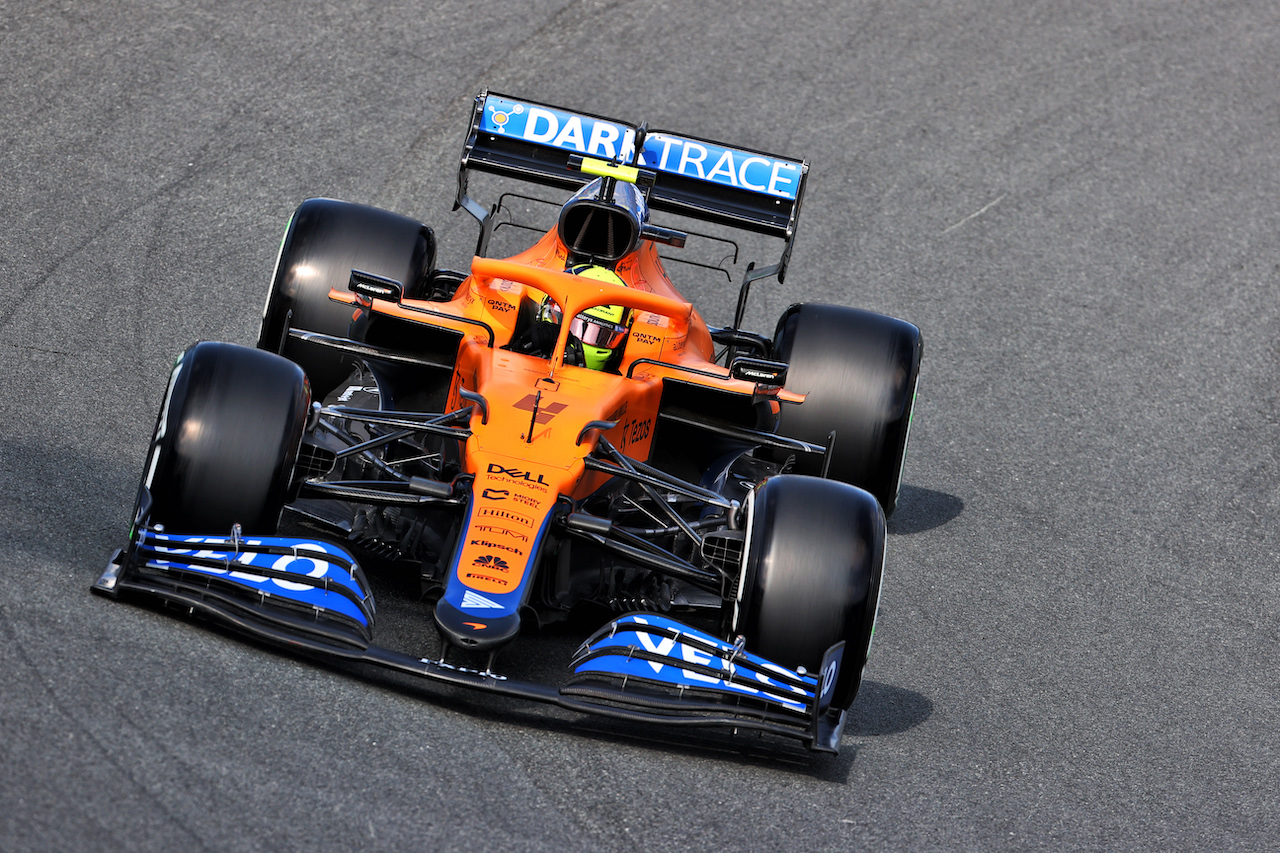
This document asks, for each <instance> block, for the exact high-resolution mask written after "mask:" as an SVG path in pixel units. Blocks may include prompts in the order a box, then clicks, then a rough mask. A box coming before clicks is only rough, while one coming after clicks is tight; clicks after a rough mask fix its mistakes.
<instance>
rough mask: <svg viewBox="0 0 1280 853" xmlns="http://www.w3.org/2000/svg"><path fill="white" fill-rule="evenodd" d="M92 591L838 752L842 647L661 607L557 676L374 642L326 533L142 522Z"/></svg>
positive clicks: (248, 628) (555, 701)
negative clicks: (797, 654) (805, 650)
mask: <svg viewBox="0 0 1280 853" xmlns="http://www.w3.org/2000/svg"><path fill="white" fill-rule="evenodd" d="M93 590H94V591H95V592H97V593H100V594H103V595H107V596H110V597H113V598H133V599H140V600H149V601H152V602H160V603H163V604H168V605H172V606H176V607H179V608H182V609H184V610H186V611H187V612H189V613H191V614H199V615H200V616H202V617H205V618H207V619H210V620H211V621H213V622H215V623H219V624H222V625H224V626H226V627H229V628H232V629H234V630H237V631H240V632H243V633H245V634H248V635H251V636H253V637H256V638H258V639H261V640H264V641H267V642H270V643H273V644H276V645H279V646H282V647H285V648H289V649H292V650H295V651H304V652H307V653H309V654H314V655H318V656H321V657H327V658H331V659H334V660H337V661H343V662H349V663H365V664H373V665H375V666H379V667H383V668H386V669H390V670H395V671H398V672H401V673H406V674H409V675H412V676H417V677H419V678H423V679H426V680H428V681H433V682H439V683H444V684H451V685H455V686H459V687H468V688H472V689H476V690H482V691H486V692H489V693H496V694H499V695H504V696H511V697H517V698H522V699H528V700H533V701H537V702H544V703H548V704H552V705H556V706H559V707H561V708H564V709H567V710H571V711H578V712H583V713H592V714H600V715H604V716H607V717H613V718H618V719H626V720H634V721H638V722H643V723H652V724H662V725H671V726H683V727H687V726H718V727H730V728H734V729H751V730H757V731H762V732H770V733H773V734H776V735H782V736H785V737H791V738H796V739H798V740H800V741H801V742H802V743H803V744H804V745H805V746H806V747H808V748H809V749H811V750H814V751H820V752H831V753H834V752H836V751H837V750H838V748H839V744H840V736H841V732H842V730H843V727H844V720H845V716H846V715H845V712H844V711H842V710H840V709H838V708H833V707H831V705H830V700H831V694H832V691H833V688H834V686H835V681H836V675H837V673H838V671H839V667H840V664H841V658H842V656H843V651H844V644H843V643H839V644H837V645H835V646H833V647H832V648H831V649H830V650H828V652H827V654H826V656H825V658H824V659H823V663H822V667H821V669H820V670H819V672H818V673H816V674H814V673H807V672H805V671H803V670H800V671H795V670H789V669H787V668H785V667H782V666H779V665H777V664H775V663H772V662H770V661H768V660H765V659H764V658H761V657H759V656H758V655H754V654H752V653H750V652H747V651H745V650H744V649H743V647H742V644H741V643H739V644H737V645H733V644H729V643H726V642H724V641H723V640H720V639H718V638H716V637H714V636H712V635H710V634H707V633H705V632H703V631H701V630H699V629H697V628H694V627H691V626H689V625H684V624H682V623H680V622H678V621H676V620H674V619H671V618H670V617H667V616H664V615H660V614H654V613H632V614H628V615H626V616H622V617H620V618H618V619H615V620H614V621H612V622H610V623H609V624H608V625H605V626H604V627H603V628H602V629H600V630H599V631H598V632H597V633H596V634H595V635H593V636H592V637H591V638H590V639H588V640H587V641H586V642H585V643H583V644H582V646H581V647H580V648H579V649H578V651H577V653H576V655H575V656H574V659H573V660H572V661H571V662H570V664H569V667H570V671H569V675H568V678H567V680H566V682H565V684H563V685H562V686H555V685H548V684H541V683H536V682H528V681H521V680H518V679H514V678H510V677H508V676H506V675H501V674H499V673H496V672H493V671H491V669H486V670H484V671H481V670H476V669H469V668H465V667H460V666H454V665H451V664H449V663H446V662H445V661H444V660H438V661H437V660H429V659H426V658H416V657H413V656H411V655H406V654H402V653H400V652H396V651H393V650H390V649H385V648H380V647H378V646H376V645H374V644H373V635H374V621H375V616H376V610H375V607H374V602H373V596H372V593H371V592H370V590H369V586H368V584H367V582H366V581H365V577H364V573H363V570H362V569H361V568H360V567H359V565H358V564H357V563H356V561H355V559H354V558H353V557H352V556H351V555H350V554H349V553H347V552H346V551H345V550H343V549H342V548H340V547H338V546H336V545H334V544H333V543H331V542H322V541H319V540H312V539H298V538H290V537H256V538H241V537H238V536H233V537H220V536H175V535H168V534H165V533H163V532H160V531H156V530H152V529H150V528H146V527H139V528H138V529H137V531H136V533H135V535H134V536H133V537H132V539H131V542H130V544H129V546H128V547H127V548H126V549H124V550H122V551H117V552H116V554H115V555H114V556H113V557H112V559H111V561H110V562H109V563H108V565H107V568H106V570H105V571H104V572H103V573H102V574H101V576H100V577H99V578H98V580H97V581H96V582H95V583H94V586H93Z"/></svg>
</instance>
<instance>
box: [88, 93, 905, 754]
mask: <svg viewBox="0 0 1280 853" xmlns="http://www.w3.org/2000/svg"><path fill="white" fill-rule="evenodd" d="M477 172H483V173H488V175H489V176H490V177H487V178H486V180H487V181H492V180H500V181H501V180H506V181H510V180H511V179H515V180H519V181H523V182H528V183H531V184H536V185H539V186H540V187H541V188H542V189H541V190H540V191H541V192H544V193H552V192H563V193H566V194H567V200H564V199H565V197H566V196H565V195H561V196H560V197H559V198H560V201H559V202H557V203H556V204H557V207H558V214H557V215H556V216H555V222H554V224H552V225H551V226H550V227H549V228H547V229H546V230H545V232H543V233H541V236H540V237H539V238H536V239H532V240H530V241H528V242H526V243H525V244H524V247H523V249H522V250H521V251H519V252H517V253H516V254H514V255H512V256H509V257H505V258H494V257H490V256H489V254H490V251H489V250H490V243H491V242H492V238H493V236H494V232H495V230H497V227H498V226H499V225H500V224H502V223H505V222H507V221H509V220H508V218H507V217H506V216H505V215H504V213H505V212H506V211H509V210H510V209H511V206H512V204H514V199H517V198H519V197H518V196H515V195H514V194H511V195H503V196H502V197H501V198H500V199H499V200H498V201H497V202H496V203H494V204H492V205H491V206H489V207H485V206H484V205H482V204H480V203H479V202H477V201H476V200H475V199H474V198H473V197H472V196H471V194H470V189H469V179H470V178H471V177H473V175H474V174H475V173H477ZM808 172H809V166H808V163H807V162H805V161H803V160H797V159H791V158H787V157H781V156H777V155H774V154H769V153H765V152H762V151H755V150H750V149H747V148H741V147H734V146H729V145H725V144H722V143H717V142H713V141H710V140H706V139H700V138H695V137H691V136H686V135H681V134H676V133H668V132H661V131H656V130H655V131H651V130H649V129H648V127H647V125H645V124H640V125H633V124H629V123H625V122H621V121H616V120H611V119H606V118H603V117H600V116H595V115H589V114H586V113H582V112H573V111H569V110H564V109H560V108H556V107H552V106H549V105H546V104H540V103H536V102H534V101H530V100H527V99H520V98H513V97H507V96H503V95H498V94H493V93H488V92H485V93H481V94H480V95H479V96H478V97H477V98H476V100H475V103H474V109H473V111H472V112H471V115H470V122H469V127H468V132H467V137H466V142H465V146H464V149H463V153H462V160H461V167H460V170H459V179H458V190H457V196H456V200H455V210H456V209H457V208H463V209H464V210H466V211H467V212H469V213H470V214H471V215H473V216H474V217H475V218H476V220H477V221H478V222H479V232H480V233H479V239H478V240H477V246H476V251H475V257H474V259H473V260H472V261H471V262H470V268H469V269H467V270H462V271H453V270H448V269H441V268H438V267H437V265H436V245H435V238H434V234H433V232H432V230H431V229H430V228H428V227H427V226H426V225H424V224H422V223H420V222H418V221H416V220H414V219H412V218H408V217H405V216H402V215H399V214H395V213H391V212H388V211H385V210H379V209H375V208H372V207H368V206H363V205H359V204H353V203H346V202H340V201H334V200H329V199H310V200H308V201H306V202H304V203H303V204H302V205H301V206H300V207H298V209H297V210H296V212H295V213H294V215H293V216H292V218H291V219H290V221H289V223H288V226H287V229H286V232H285V235H284V239H283V242H282V244H281V247H280V254H279V258H278V260H277V263H276V269H275V273H274V277H273V279H272V283H271V287H270V290H269V293H268V296H267V300H266V305H265V310H264V312H263V317H262V324H261V331H260V334H259V337H258V341H257V345H256V347H246V346H240V345H235V344H230V343H216V342H202V343H198V344H196V345H194V346H193V347H191V348H190V349H188V350H187V351H186V352H184V353H183V354H182V355H181V356H180V357H179V358H178V359H177V361H176V362H175V364H174V365H173V369H172V372H171V374H170V377H169V382H168V387H167V389H166V391H165V394H164V397H163V402H162V405H161V408H160V413H159V416H158V418H157V422H156V426H155V432H154V436H153V438H152V441H151V444H150V448H149V450H148V453H147V457H146V460H145V464H144V468H143V471H144V473H143V477H142V482H141V485H140V488H139V494H138V499H137V504H136V509H135V512H134V516H133V519H132V524H131V526H130V530H129V535H128V542H127V544H126V545H125V547H124V548H122V549H121V550H120V551H118V552H116V554H115V555H114V556H113V557H112V558H111V560H110V562H109V564H108V566H107V568H106V570H105V571H104V572H103V573H102V574H101V576H100V577H99V579H98V580H97V582H96V583H95V585H94V589H95V591H97V592H99V593H102V594H106V595H109V596H112V597H118V598H122V599H129V600H135V601H150V602H153V603H159V604H162V605H169V606H172V607H175V608H178V609H180V610H181V611H182V612H183V613H185V614H192V615H194V616H195V617H197V618H203V619H207V620H210V621H212V622H215V623H218V624H220V625H222V626H224V627H227V628H230V629H232V630H233V631H238V632H243V633H245V634H248V635H251V636H253V637H256V638H257V639H259V640H262V641H266V642H268V643H273V644H278V645H280V646H281V647H284V648H286V649H289V650H293V651H298V652H302V653H305V654H308V655H312V656H319V657H322V658H328V659H331V660H334V661H340V662H356V663H359V664H362V665H363V664H372V665H374V666H376V667H385V668H388V669H391V670H395V671H397V672H399V673H403V674H408V675H410V676H414V677H416V678H419V679H424V680H427V681H431V682H439V683H445V684H451V685H460V686H465V687H470V688H474V689H477V690H482V691H488V692H490V693H495V694H502V695H506V696H515V697H524V698H526V699H531V700H535V701H540V702H547V703H552V704H554V705H557V706H560V707H561V708H565V709H569V710H571V711H575V712H590V713H598V714H604V715H608V716H611V717H614V718H625V719H632V720H639V721H643V722H646V723H661V724H670V725H676V726H720V727H727V728H732V729H738V730H757V731H760V732H769V733H774V734H777V735H782V736H786V737H793V738H797V739H799V740H800V741H801V742H802V743H803V744H804V745H805V746H807V747H808V748H810V749H812V750H817V751H825V752H834V751H836V750H837V748H838V746H839V743H840V738H841V732H842V729H843V726H844V722H845V719H846V717H847V713H848V710H849V707H850V705H851V703H852V702H853V701H854V697H855V696H856V695H857V693H858V689H859V685H860V683H861V680H862V673H863V668H864V665H865V663H866V661H867V655H868V650H869V648H870V645H871V640H872V635H873V631H874V628H875V621H876V614H877V610H878V605H879V601H880V588H881V576H882V573H883V567H884V548H885V517H886V516H887V515H888V514H889V513H891V512H892V511H893V509H894V505H895V503H896V501H897V499H898V493H899V485H900V482H901V479H902V466H903V458H904V455H905V453H906V447H907V439H908V433H909V427H910V424H911V415H912V407H913V403H914V400H915V389H916V380H917V376H918V373H919V368H920V357H921V337H920V332H919V330H918V329H917V328H916V327H915V326H913V325H912V324H910V323H907V322H903V321H901V320H897V319H893V318H890V317H886V316H883V315H879V314H874V313H870V312H867V311H862V310H857V309H854V308H849V307H843V306H838V305H825V304H813V303H804V304H797V305H792V306H791V307H790V308H788V309H787V310H786V311H784V312H783V313H782V316H781V317H780V318H779V319H778V322H777V327H776V329H775V330H774V332H773V334H772V336H771V337H770V336H766V335H763V334H759V333H753V332H749V331H746V330H745V329H743V328H742V325H743V318H744V316H745V306H746V302H747V297H748V293H749V290H750V287H751V285H752V284H753V283H755V282H758V281H760V280H762V279H767V278H774V279H776V280H777V281H778V282H782V281H783V280H784V278H785V276H786V272H787V265H788V261H789V259H790V256H791V251H792V246H793V243H794V240H795V234H796V224H797V221H798V217H799V214H800V206H801V201H802V199H803V196H804V190H805V184H806V180H807V178H808ZM495 175H496V176H497V178H494V177H492V176H495ZM661 217H668V218H667V219H665V220H664V219H662V218H661ZM548 218H550V217H548ZM688 221H694V222H706V223H711V224H713V225H714V226H716V227H720V228H722V229H729V230H733V229H738V230H741V231H744V232H749V233H751V234H753V235H756V237H754V238H753V239H758V238H759V237H760V236H763V238H768V239H766V240H764V243H765V244H766V245H768V244H774V245H776V242H775V241H781V245H782V249H781V254H780V257H779V259H778V260H777V262H776V263H773V264H771V265H768V266H762V267H756V266H755V264H754V263H753V264H750V265H748V266H747V267H746V270H745V273H744V274H742V278H741V283H740V286H739V293H738V298H737V308H736V311H735V313H734V317H733V321H732V322H731V323H730V324H728V325H726V326H723V327H717V326H711V325H708V323H707V322H706V321H705V320H704V319H703V317H702V316H701V314H699V312H698V310H697V309H696V308H694V307H693V306H692V305H691V304H690V303H689V302H688V301H687V300H686V299H685V298H684V297H682V296H681V295H680V293H679V292H678V291H677V289H676V287H675V285H674V284H673V280H672V278H671V277H670V276H669V275H668V272H667V266H668V265H669V264H670V265H673V266H674V264H675V263H678V262H679V253H680V252H681V251H682V250H684V248H685V247H686V245H687V244H688V242H689V241H690V240H691V239H694V238H696V237H698V236H699V235H698V234H697V233H696V232H694V231H692V230H691V229H689V228H680V227H674V225H673V223H675V225H679V224H681V223H684V222H688ZM660 223H662V224H660ZM508 233H509V232H508ZM529 242H531V245H529V244H528V243H529ZM282 519H283V520H284V522H283V523H282ZM388 573H389V574H392V575H396V576H397V577H400V578H402V579H403V578H407V579H408V581H407V582H408V585H409V586H410V587H411V588H412V589H413V591H414V593H420V597H416V600H414V602H413V607H414V608H417V610H416V611H415V612H417V613H418V614H419V616H420V620H421V631H422V632H423V633H424V634H427V633H430V634H432V635H433V639H432V641H431V642H432V645H431V646H430V648H431V649H432V651H431V652H430V653H428V654H423V653H422V651H421V648H422V647H421V646H419V647H418V648H417V650H416V651H413V650H408V651H407V650H403V649H401V650H395V649H393V648H390V647H389V646H390V645H391V644H389V643H387V642H385V641H381V640H380V635H381V632H380V631H379V630H378V627H379V625H378V620H377V608H375V604H374V598H373V589H374V587H371V585H370V578H371V577H372V578H375V579H376V578H377V577H379V576H381V575H383V574H388ZM403 586H404V584H403V583H402V584H401V587H403ZM412 597H415V596H411V598H412ZM584 620H585V622H584ZM555 623H563V624H564V625H571V626H583V627H582V631H583V635H584V636H585V639H584V640H583V642H582V644H581V646H580V647H579V648H578V649H577V651H576V653H574V654H571V655H568V658H569V659H568V660H566V661H564V669H563V671H562V677H560V678H558V679H553V680H552V682H553V683H548V681H547V679H538V678H532V677H528V676H523V677H522V673H521V672H520V671H519V670H518V669H517V671H512V670H511V669H510V668H509V666H510V665H509V664H508V663H507V662H504V655H503V652H504V650H508V649H510V648H511V647H512V646H513V645H517V644H520V643H521V642H522V637H526V636H527V635H529V634H531V633H536V632H538V631H539V629H544V628H546V627H547V626H549V625H553V624H555ZM511 659H512V658H511V656H508V657H507V661H510V660H511Z"/></svg>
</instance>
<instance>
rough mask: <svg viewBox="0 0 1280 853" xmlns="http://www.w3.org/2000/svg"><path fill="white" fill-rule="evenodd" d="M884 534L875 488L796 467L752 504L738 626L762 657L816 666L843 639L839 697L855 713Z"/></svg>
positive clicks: (876, 601) (839, 702)
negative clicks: (800, 471) (804, 472)
mask: <svg viewBox="0 0 1280 853" xmlns="http://www.w3.org/2000/svg"><path fill="white" fill-rule="evenodd" d="M884 539H885V526H884V513H883V512H882V511H881V509H880V506H879V504H878V503H877V502H876V499H875V498H874V497H873V496H872V495H871V494H870V493H869V492H866V491H864V490H862V489H859V488H856V487H854V486H850V485H848V484H846V483H840V482H836V481H834V480H823V479H820V478H817V477H807V476H799V475H793V474H783V475H780V476H776V477H770V478H769V479H767V480H765V481H764V483H762V484H761V485H760V486H758V487H757V489H756V491H755V492H754V493H753V494H752V496H751V498H750V502H749V506H748V533H747V544H746V551H745V554H744V557H743V571H742V577H741V579H740V581H739V592H738V600H737V608H736V611H735V614H734V620H733V633H734V634H740V635H742V636H744V637H746V645H747V648H748V649H749V650H751V651H753V652H755V653H757V654H759V655H761V656H762V657H764V658H766V659H768V660H771V661H773V662H774V663H777V664H781V665H782V666H785V667H788V668H790V669H795V668H797V667H801V666H803V667H804V668H805V669H807V670H809V671H810V672H813V673H817V672H818V671H819V669H820V667H821V665H822V658H823V654H824V653H825V652H826V651H827V649H829V648H830V647H831V646H833V645H835V644H836V643H838V642H842V641H843V642H844V643H845V650H844V659H843V661H842V663H841V666H840V672H839V673H838V675H837V680H836V686H835V692H834V695H833V699H832V704H833V705H834V706H836V707H839V708H842V709H845V710H848V708H849V706H850V705H852V704H853V700H854V697H856V696H857V695H858V687H859V686H860V685H861V683H862V669H863V666H864V665H865V664H866V661H867V654H868V652H869V650H870V648H871V637H872V633H873V631H874V628H875V620H876V610H877V608H878V606H879V603H880V581H881V577H882V575H883V573H884Z"/></svg>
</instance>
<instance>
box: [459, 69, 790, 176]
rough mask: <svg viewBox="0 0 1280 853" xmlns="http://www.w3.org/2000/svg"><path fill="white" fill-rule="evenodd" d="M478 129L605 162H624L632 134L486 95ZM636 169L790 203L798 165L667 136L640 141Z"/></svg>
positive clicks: (632, 142) (630, 149) (623, 128)
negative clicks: (699, 181) (691, 179)
mask: <svg viewBox="0 0 1280 853" xmlns="http://www.w3.org/2000/svg"><path fill="white" fill-rule="evenodd" d="M480 129H481V130H482V131H485V132H487V133H495V134H500V135H504V136H515V137H518V138H520V139H523V140H525V141H527V142H533V143H536V144H538V145H549V146H551V147H552V148H560V149H562V150H566V151H576V152H577V153H579V154H586V155H587V156H590V157H600V158H603V159H606V160H614V159H621V160H622V162H630V161H631V158H632V156H633V154H634V153H635V131H634V130H633V129H632V128H630V127H627V126H626V125H622V124H617V123H615V122H611V121H606V120H605V119H598V118H591V117H589V116H583V115H577V114H574V113H570V112H565V111H564V110H557V109H551V108H548V107H539V106H534V105H533V104H524V103H521V102H519V101H514V100H510V99H507V98H499V97H496V96H493V95H490V96H489V97H488V98H486V99H485V107H484V114H483V115H482V116H481V118H480ZM639 164H640V165H641V166H645V167H648V168H651V169H657V170H658V171H660V172H672V173H675V174H677V175H683V176H685V177H688V178H697V179H698V180H701V181H709V182H711V183H714V184H721V185H723V186H731V187H736V188H738V189H744V190H749V191H751V192H757V193H766V194H768V195H773V196H778V197H779V198H786V199H792V200H794V199H795V197H796V193H797V191H798V190H799V187H800V176H801V174H802V171H803V167H802V164H800V163H798V162H795V161H791V160H783V159H779V158H776V157H766V156H762V155H760V154H757V153H755V152H751V151H740V150H738V149H736V148H727V147H724V146H721V145H717V144H715V143H713V142H706V141H702V140H693V139H685V138H684V137H681V136H677V135H675V134H670V133H651V134H649V135H648V136H647V137H646V138H645V142H644V149H643V150H642V151H641V152H640V160H639Z"/></svg>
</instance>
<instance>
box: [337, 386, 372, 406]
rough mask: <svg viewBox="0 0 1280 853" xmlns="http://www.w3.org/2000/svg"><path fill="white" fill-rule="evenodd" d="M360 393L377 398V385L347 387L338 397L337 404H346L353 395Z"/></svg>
mask: <svg viewBox="0 0 1280 853" xmlns="http://www.w3.org/2000/svg"><path fill="white" fill-rule="evenodd" d="M361 392H363V393H365V394H372V395H373V396H375V397H377V396H378V386H377V385H348V386H347V390H345V391H343V392H342V393H341V394H339V395H338V402H339V403H346V402H348V401H350V400H351V398H352V397H354V396H355V395H357V394H359V393H361Z"/></svg>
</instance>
